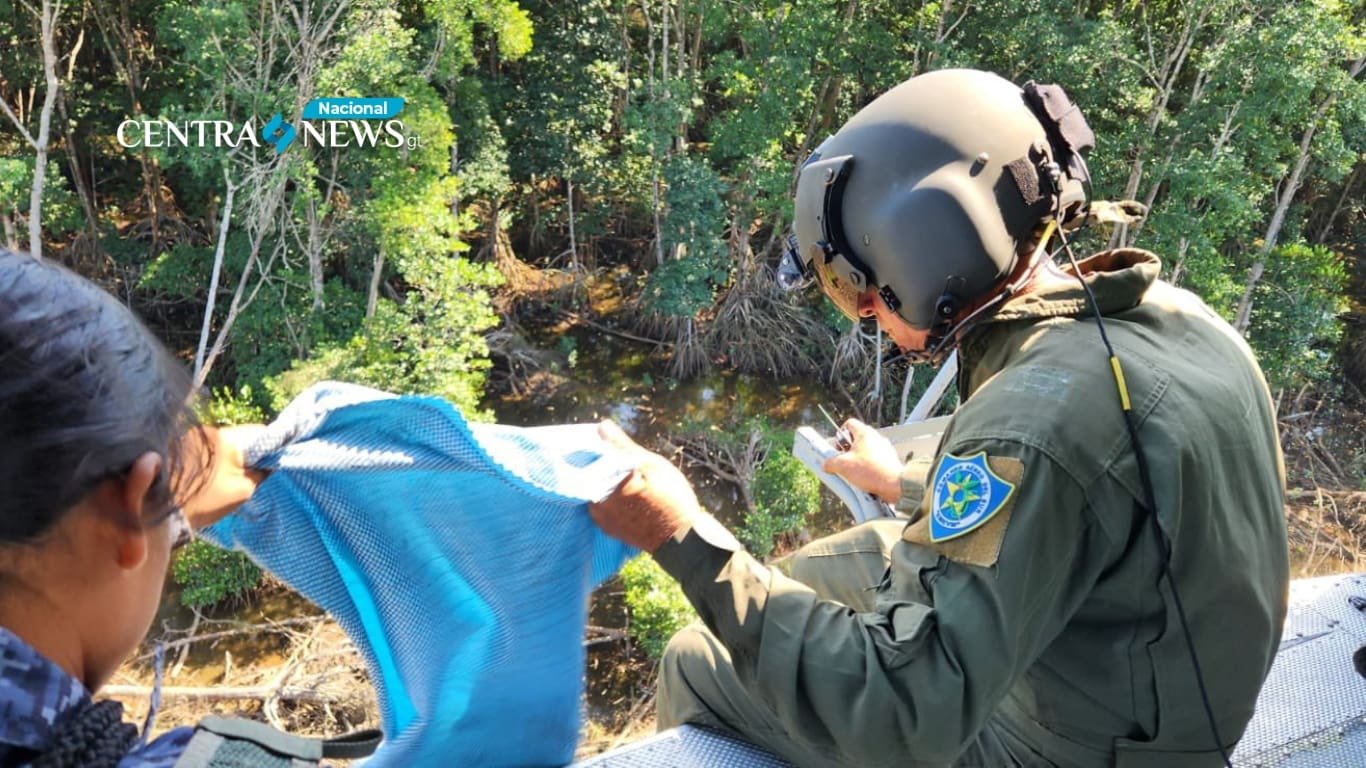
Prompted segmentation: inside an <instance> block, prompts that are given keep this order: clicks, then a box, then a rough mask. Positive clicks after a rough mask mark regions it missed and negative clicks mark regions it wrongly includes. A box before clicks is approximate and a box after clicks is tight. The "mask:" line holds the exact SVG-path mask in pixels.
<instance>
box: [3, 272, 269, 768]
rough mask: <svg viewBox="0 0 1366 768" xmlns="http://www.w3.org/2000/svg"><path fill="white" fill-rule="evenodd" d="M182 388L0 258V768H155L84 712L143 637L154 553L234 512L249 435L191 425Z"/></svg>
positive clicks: (161, 760) (90, 297) (68, 279)
mask: <svg viewBox="0 0 1366 768" xmlns="http://www.w3.org/2000/svg"><path fill="white" fill-rule="evenodd" d="M191 389H192V384H191V380H190V377H189V376H188V375H187V373H186V371H185V370H184V369H183V368H182V367H181V366H180V365H179V364H178V363H177V362H176V361H175V359H174V358H172V357H171V356H170V354H169V353H168V352H167V351H166V349H165V348H164V347H163V346H162V345H161V343H160V342H158V341H157V340H156V338H154V337H153V336H152V334H151V333H150V332H149V331H148V330H147V329H146V328H145V327H144V326H143V325H142V323H140V322H139V321H138V319H137V318H136V317H135V316H134V315H133V313H132V312H130V311H129V310H128V308H127V307H125V306H124V305H122V304H120V303H119V302H118V301H117V300H116V299H115V298H114V297H113V296H111V295H109V294H107V293H105V292H104V291H103V290H101V289H100V288H98V287H97V286H95V285H93V284H91V283H90V282H88V281H86V280H84V279H82V278H81V277H79V276H77V275H75V274H73V273H71V272H70V271H68V270H66V269H64V268H62V267H60V266H58V265H56V264H53V263H51V262H47V261H39V260H37V259H33V258H31V257H28V256H25V255H23V254H17V253H13V252H10V251H5V250H3V249H0V765H4V766H9V765H27V764H33V765H53V766H56V765H62V766H66V765H71V766H76V765H79V766H105V765H107V766H115V765H117V766H163V765H172V764H174V763H175V762H176V760H177V759H178V757H179V755H180V753H181V752H182V751H183V750H184V748H185V745H186V743H187V742H188V741H189V739H190V736H191V733H192V730H191V729H189V728H181V729H177V730H174V731H171V732H170V733H167V734H165V735H164V736H162V737H160V738H158V739H156V740H155V741H152V742H150V743H147V742H145V741H144V738H143V737H142V736H140V735H139V733H138V729H137V728H135V727H134V726H133V725H130V724H127V723H124V722H123V719H122V708H121V707H120V706H119V704H117V703H116V702H112V701H105V702H100V703H98V704H96V703H94V702H93V701H92V699H91V694H92V693H93V692H95V691H97V690H98V689H99V688H100V686H101V685H103V684H104V683H105V682H106V681H107V680H108V679H109V677H110V676H111V675H112V674H113V672H114V670H115V669H117V668H118V666H119V664H120V663H121V662H122V661H123V659H124V658H125V657H126V656H127V655H128V654H129V653H130V652H131V651H132V650H133V649H134V648H136V646H137V644H138V643H139V642H140V641H141V639H142V637H143V635H144V634H145V633H146V632H147V629H148V627H149V626H150V624H151V622H152V619H153V616H154V615H155V613H156V610H157V606H158V604H159V602H160V599H161V590H162V584H163V582H164V580H165V576H166V568H167V564H168V563H169V561H170V556H171V550H172V549H173V548H174V547H175V546H176V545H177V544H178V543H181V542H182V541H183V540H184V537H185V536H186V535H187V534H188V533H189V530H190V529H191V528H199V527H202V526H205V525H208V524H210V523H212V522H214V521H215V520H217V519H219V518H221V517H222V516H224V515H226V514H228V513H229V512H231V511H232V510H233V509H236V508H237V507H238V506H239V505H240V504H241V503H242V502H244V501H245V500H246V499H247V498H248V497H250V496H251V493H252V491H253V490H254V489H255V487H256V484H257V483H258V482H259V481H260V477H259V476H258V475H256V473H253V472H249V471H247V470H245V469H244V468H243V465H242V453H241V450H240V447H241V446H242V445H244V444H245V440H246V439H247V437H248V436H249V434H250V432H251V429H252V428H245V429H242V428H236V429H225V430H215V429H211V428H208V427H204V426H201V425H199V424H198V423H197V422H196V420H195V417H194V413H193V411H192V410H191V405H192V392H191Z"/></svg>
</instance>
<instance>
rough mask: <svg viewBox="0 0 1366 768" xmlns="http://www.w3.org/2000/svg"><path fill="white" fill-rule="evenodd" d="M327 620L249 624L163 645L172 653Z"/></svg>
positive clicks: (144, 656)
mask: <svg viewBox="0 0 1366 768" xmlns="http://www.w3.org/2000/svg"><path fill="white" fill-rule="evenodd" d="M326 618H327V617H326V616H304V617H299V618H293V619H281V620H280V621H270V622H266V623H264V624H247V625H243V626H240V627H236V628H234V629H224V630H221V631H219V632H205V633H204V634H200V635H191V636H189V637H182V638H180V639H179V640H171V641H169V642H166V643H163V644H162V645H163V647H164V648H165V649H166V650H168V651H170V650H174V649H176V648H180V647H182V646H189V645H194V644H195V643H199V642H207V641H209V640H221V639H223V638H225V637H233V636H235V635H255V634H261V633H263V632H275V633H283V632H284V631H285V629H286V628H287V627H298V626H311V625H314V624H318V623H320V622H322V621H323V620H324V619H326ZM154 655H156V651H155V650H153V651H150V652H148V653H144V654H142V655H141V656H139V657H138V661H147V660H149V659H151V658H152V657H153V656H154Z"/></svg>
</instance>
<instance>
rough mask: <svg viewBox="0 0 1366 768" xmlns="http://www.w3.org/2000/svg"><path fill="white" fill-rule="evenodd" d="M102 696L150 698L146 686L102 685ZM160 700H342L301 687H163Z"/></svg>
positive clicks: (325, 702) (331, 701)
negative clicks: (276, 688)
mask: <svg viewBox="0 0 1366 768" xmlns="http://www.w3.org/2000/svg"><path fill="white" fill-rule="evenodd" d="M100 693H101V694H103V695H105V696H111V697H116V698H144V697H147V696H151V695H152V688H151V686H148V685H106V686H104V687H103V688H101V689H100ZM161 697H162V698H163V699H170V698H190V699H200V700H202V701H265V700H267V699H270V698H275V699H279V700H280V701H294V702H301V703H307V704H337V703H341V702H342V701H343V700H344V699H343V697H341V696H336V695H333V694H330V693H325V692H323V691H318V690H315V689H312V688H306V687H302V686H294V687H289V688H283V689H280V690H275V689H273V688H271V687H270V686H269V685H248V686H239V685H212V686H206V687H199V686H187V685H165V686H162V688H161Z"/></svg>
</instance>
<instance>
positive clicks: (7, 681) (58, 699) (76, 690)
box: [0, 627, 194, 768]
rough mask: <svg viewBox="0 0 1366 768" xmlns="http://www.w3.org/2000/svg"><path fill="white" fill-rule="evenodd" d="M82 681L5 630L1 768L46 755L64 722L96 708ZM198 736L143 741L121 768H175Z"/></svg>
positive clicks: (185, 733)
mask: <svg viewBox="0 0 1366 768" xmlns="http://www.w3.org/2000/svg"><path fill="white" fill-rule="evenodd" d="M90 700H91V699H90V692H89V691H87V690H86V689H85V686H84V685H83V684H82V683H81V681H79V680H77V679H76V678H74V677H72V676H71V675H69V674H67V672H66V670H64V669H62V668H61V667H59V666H57V665H56V664H54V663H52V662H51V661H49V660H48V659H46V658H45V657H44V656H43V655H42V654H40V653H38V652H37V651H36V650H34V649H33V648H32V647H31V646H30V645H29V644H28V643H25V642H24V641H23V640H20V639H19V637H18V636H16V635H15V634H14V633H13V632H10V631H9V630H8V629H5V628H4V627H0V765H6V766H8V765H23V764H25V763H27V762H29V761H30V760H33V759H36V758H37V757H38V756H39V755H41V754H42V753H44V752H46V751H47V750H48V749H49V748H50V747H51V746H52V741H53V734H54V732H55V731H56V726H58V725H59V724H60V723H62V721H63V720H64V719H65V718H66V717H69V716H70V715H71V714H72V713H74V712H76V711H77V710H79V709H80V708H81V707H82V706H83V705H85V704H87V703H89V702H90ZM193 734H194V729H193V728H176V729H175V730H173V731H169V732H167V733H164V734H162V735H161V736H159V737H157V738H156V739H154V740H152V741H150V742H149V741H147V734H146V732H145V731H144V733H143V738H142V741H140V742H139V743H138V744H137V746H135V747H134V748H133V750H132V751H131V752H129V753H128V755H127V756H126V757H124V758H123V760H121V761H119V768H161V767H162V766H166V768H169V767H170V766H172V765H175V762H176V760H178V759H179V758H180V753H181V752H183V751H184V750H185V745H186V744H187V743H188V742H189V741H190V736H192V735H193Z"/></svg>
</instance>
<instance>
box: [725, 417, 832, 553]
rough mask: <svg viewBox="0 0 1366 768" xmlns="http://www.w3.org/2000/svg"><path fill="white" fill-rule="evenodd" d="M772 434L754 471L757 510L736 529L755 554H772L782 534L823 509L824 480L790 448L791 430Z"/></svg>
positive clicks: (798, 526) (746, 516)
mask: <svg viewBox="0 0 1366 768" xmlns="http://www.w3.org/2000/svg"><path fill="white" fill-rule="evenodd" d="M784 438H785V439H782V440H779V439H777V436H773V437H770V438H769V444H770V446H769V451H768V453H767V455H766V456H765V457H764V461H763V463H762V464H760V465H759V469H758V470H757V471H756V472H755V473H754V485H753V498H754V511H753V512H749V513H747V514H746V515H745V521H744V524H743V525H742V526H740V528H739V530H738V531H737V532H736V535H737V537H738V538H739V539H740V540H741V541H742V542H744V544H745V548H746V549H748V550H749V551H750V553H751V554H753V555H754V556H755V557H758V558H760V559H766V558H768V556H769V555H771V554H773V549H774V543H775V541H776V540H777V539H779V538H780V537H782V536H784V535H786V534H791V533H794V532H796V531H798V530H800V529H801V528H803V527H805V526H806V521H807V518H808V516H810V515H811V513H813V512H815V511H817V510H818V509H820V503H821V502H820V491H821V482H820V480H819V479H818V478H817V477H816V476H815V474H813V473H812V472H811V471H810V470H808V469H807V468H806V465H804V464H802V462H801V461H800V460H798V459H797V457H796V456H793V455H792V452H791V450H789V449H790V447H791V444H792V439H791V435H790V434H786V435H784Z"/></svg>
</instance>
